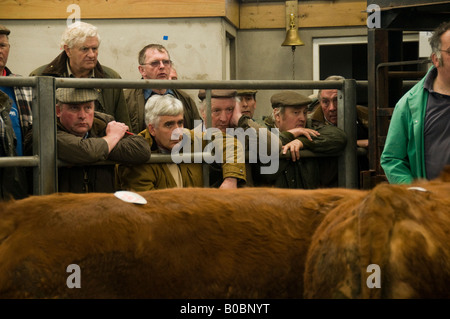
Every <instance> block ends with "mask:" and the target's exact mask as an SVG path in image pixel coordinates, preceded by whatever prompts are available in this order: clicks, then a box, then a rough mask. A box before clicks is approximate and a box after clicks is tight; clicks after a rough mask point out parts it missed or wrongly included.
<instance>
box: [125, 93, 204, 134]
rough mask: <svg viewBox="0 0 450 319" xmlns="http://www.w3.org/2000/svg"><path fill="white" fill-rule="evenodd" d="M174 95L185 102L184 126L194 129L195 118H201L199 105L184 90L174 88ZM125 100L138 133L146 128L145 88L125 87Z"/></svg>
mask: <svg viewBox="0 0 450 319" xmlns="http://www.w3.org/2000/svg"><path fill="white" fill-rule="evenodd" d="M172 91H173V93H174V96H175V97H176V98H177V99H178V100H180V101H181V103H183V116H184V127H185V128H187V129H190V130H192V129H194V127H195V125H194V120H201V117H200V114H199V112H198V109H197V105H196V104H195V102H194V100H193V99H192V98H191V97H190V96H189V94H187V93H186V92H184V91H181V90H177V89H172ZM124 95H125V101H126V103H127V107H128V112H129V117H130V121H131V129H132V132H133V133H136V134H138V133H139V132H141V131H142V130H145V129H146V125H145V112H144V111H145V99H144V90H143V89H125V90H124Z"/></svg>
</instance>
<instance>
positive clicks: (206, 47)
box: [0, 18, 367, 119]
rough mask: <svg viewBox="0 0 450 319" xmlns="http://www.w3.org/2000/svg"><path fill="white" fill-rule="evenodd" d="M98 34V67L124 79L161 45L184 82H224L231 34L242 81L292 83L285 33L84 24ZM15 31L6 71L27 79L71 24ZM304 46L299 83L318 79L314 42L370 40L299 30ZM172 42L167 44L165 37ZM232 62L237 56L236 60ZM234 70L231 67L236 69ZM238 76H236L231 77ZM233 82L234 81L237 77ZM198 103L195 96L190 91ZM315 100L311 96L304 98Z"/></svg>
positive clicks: (264, 105) (193, 22)
mask: <svg viewBox="0 0 450 319" xmlns="http://www.w3.org/2000/svg"><path fill="white" fill-rule="evenodd" d="M83 21H85V22H89V23H92V24H94V25H95V26H97V27H98V28H99V33H100V36H101V38H102V42H101V46H100V50H99V61H100V63H102V64H104V65H106V66H109V67H112V68H113V69H115V70H116V71H117V72H119V73H120V74H121V76H122V78H124V79H128V80H135V79H139V78H140V74H139V72H138V70H137V63H138V62H137V54H138V52H139V50H140V49H141V48H142V47H143V46H145V45H146V44H148V43H161V44H163V45H164V46H165V47H166V48H167V49H168V50H169V52H170V54H171V58H172V60H173V61H174V63H175V67H176V69H177V71H178V75H179V78H180V79H182V80H225V79H227V76H229V75H228V74H229V73H230V72H229V69H228V68H229V66H227V65H226V64H227V63H229V62H228V61H229V59H230V57H229V53H227V52H226V50H227V48H226V47H227V46H226V34H227V33H228V34H230V35H231V36H232V37H235V44H236V45H235V47H236V55H235V59H236V71H235V72H236V75H235V79H239V80H292V78H293V77H292V75H293V74H292V73H293V72H292V69H293V68H292V65H293V61H292V50H291V47H282V46H281V43H282V42H283V41H284V38H285V35H286V32H285V30H281V29H280V30H278V29H267V30H236V29H235V28H234V27H233V26H231V25H230V24H229V23H227V22H226V20H225V19H223V18H189V19H187V18H178V19H115V20H106V19H96V20H83ZM0 24H3V25H5V26H7V27H8V28H9V29H10V30H11V35H10V43H11V50H10V55H9V60H8V63H7V66H8V67H9V68H10V69H11V70H12V71H13V72H14V73H18V74H22V75H24V76H26V75H28V74H29V73H30V72H31V71H32V70H34V69H35V68H37V67H38V66H41V65H43V64H47V63H49V62H50V61H51V60H52V59H53V58H55V57H56V56H57V55H58V54H59V53H60V52H61V50H60V39H61V34H62V33H63V31H64V29H65V28H66V20H0ZM299 34H300V38H301V39H302V41H303V42H304V43H305V46H302V47H296V50H295V53H294V58H295V60H294V65H295V69H294V70H295V79H296V80H312V79H313V49H312V44H313V39H315V38H320V37H338V36H339V37H341V36H358V35H367V29H366V28H365V27H348V28H331V29H330V28H308V29H303V30H302V29H300V31H299ZM164 36H167V40H164V39H163V37H164ZM232 56H233V54H232ZM231 68H232V67H231ZM231 74H232V75H233V72H231ZM232 78H233V76H232ZM188 93H190V94H191V95H192V96H193V97H194V98H196V93H197V92H196V91H194V90H190V91H188ZM273 93H274V91H272V90H264V91H260V92H258V94H257V102H258V103H257V105H258V107H257V111H256V118H257V119H261V117H262V116H264V115H268V114H269V113H270V112H271V106H270V96H271V95H272V94H273ZM302 93H305V94H308V95H309V94H311V93H312V91H305V92H302Z"/></svg>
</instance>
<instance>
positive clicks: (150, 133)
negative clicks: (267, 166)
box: [117, 94, 246, 191]
mask: <svg viewBox="0 0 450 319" xmlns="http://www.w3.org/2000/svg"><path fill="white" fill-rule="evenodd" d="M145 120H146V123H147V129H146V130H144V131H142V132H141V133H140V134H139V135H141V136H143V137H144V138H145V140H146V141H147V143H148V145H150V146H151V148H152V152H153V153H162V154H171V155H172V159H173V160H174V163H145V164H142V165H118V167H117V176H118V181H119V186H120V187H121V188H122V189H126V190H132V191H147V190H155V189H165V188H175V187H179V188H181V187H203V185H204V184H203V171H202V161H196V160H195V159H194V161H193V162H192V161H191V160H188V161H184V160H183V161H179V160H180V157H179V156H180V155H182V154H185V152H184V150H187V152H186V153H190V152H191V151H193V150H194V151H200V152H201V151H203V150H204V149H205V147H206V146H207V145H208V144H210V145H212V144H213V145H214V147H215V151H216V154H219V153H222V154H223V157H222V156H220V158H217V157H216V158H215V159H214V162H213V163H210V164H211V165H215V166H218V167H220V168H221V173H222V174H221V176H220V178H219V179H220V180H217V184H218V185H220V188H236V187H238V185H240V184H244V183H245V182H246V171H245V158H244V154H243V150H242V148H240V147H239V144H237V143H236V144H235V139H234V138H230V137H228V138H225V137H222V136H223V134H222V133H221V132H220V131H219V130H216V131H217V132H215V133H216V134H219V135H220V136H218V137H222V139H220V138H219V139H218V140H215V138H214V139H213V141H212V142H209V140H208V139H206V138H205V134H206V133H204V132H202V130H201V128H200V127H199V128H197V129H194V130H187V129H184V116H183V105H182V103H181V101H180V100H178V99H176V98H174V97H173V96H172V95H158V94H156V95H154V96H152V97H150V98H149V100H148V101H147V103H146V106H145ZM213 135H214V133H213ZM214 137H216V136H214ZM221 142H224V143H223V144H222V143H221ZM228 143H231V145H230V146H231V147H230V148H229V147H227V146H228ZM196 149H197V150H196ZM229 149H231V150H233V152H230V153H229ZM185 155H186V154H185ZM216 159H217V161H215V160H216ZM175 161H177V162H175ZM204 161H205V159H203V162H204ZM214 182H216V181H214ZM211 184H216V183H211Z"/></svg>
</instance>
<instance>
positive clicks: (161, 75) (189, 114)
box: [124, 44, 200, 133]
mask: <svg viewBox="0 0 450 319" xmlns="http://www.w3.org/2000/svg"><path fill="white" fill-rule="evenodd" d="M138 61H139V66H138V70H139V73H141V76H142V79H144V80H169V79H170V72H171V69H172V61H171V60H170V55H169V51H167V49H166V48H165V47H164V46H163V45H161V44H148V45H146V46H145V47H143V48H142V50H141V51H140V52H139V56H138ZM124 94H125V99H126V102H127V105H128V112H129V116H130V120H131V127H132V130H133V132H134V133H139V132H141V131H143V130H145V129H146V125H145V119H144V109H145V103H146V101H147V100H148V99H149V98H150V96H152V95H154V94H159V95H164V94H171V95H173V96H174V97H176V98H177V99H178V100H180V101H181V102H182V103H183V107H184V127H185V128H187V129H193V128H194V120H200V114H199V113H198V110H197V105H196V104H195V102H194V100H193V99H192V98H191V97H190V96H189V94H188V93H186V92H184V91H182V90H178V89H125V90H124Z"/></svg>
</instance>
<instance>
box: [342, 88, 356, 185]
mask: <svg viewBox="0 0 450 319" xmlns="http://www.w3.org/2000/svg"><path fill="white" fill-rule="evenodd" d="M338 127H339V128H340V129H342V130H344V131H345V133H346V134H347V145H346V146H345V150H344V153H343V154H342V155H341V156H339V159H338V172H339V173H338V183H339V187H345V188H358V173H357V172H358V161H357V154H356V81H355V80H345V81H344V86H343V90H338Z"/></svg>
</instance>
